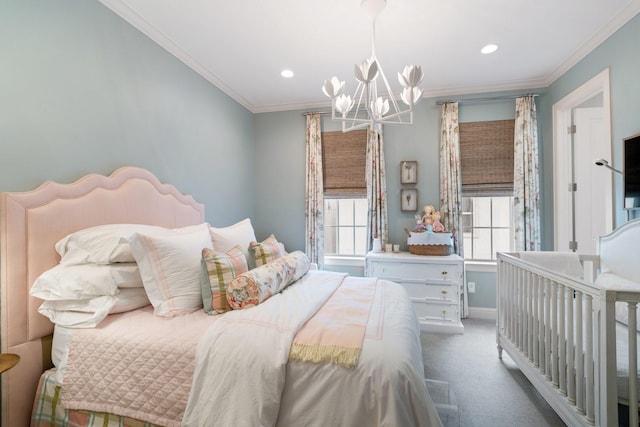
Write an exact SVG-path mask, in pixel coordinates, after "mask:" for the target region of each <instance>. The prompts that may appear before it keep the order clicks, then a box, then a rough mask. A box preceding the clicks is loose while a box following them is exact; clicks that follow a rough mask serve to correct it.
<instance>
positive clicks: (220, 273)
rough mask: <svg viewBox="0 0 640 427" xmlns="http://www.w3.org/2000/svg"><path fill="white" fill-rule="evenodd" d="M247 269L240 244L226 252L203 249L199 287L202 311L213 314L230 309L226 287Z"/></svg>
mask: <svg viewBox="0 0 640 427" xmlns="http://www.w3.org/2000/svg"><path fill="white" fill-rule="evenodd" d="M248 270H249V268H248V267H247V259H246V258H245V256H244V253H243V252H242V249H240V246H234V247H233V248H231V250H229V251H228V252H227V253H222V252H215V251H213V250H211V249H208V248H205V249H203V250H202V274H201V275H200V287H201V288H202V303H203V304H204V311H206V312H207V313H209V314H215V313H224V312H225V311H229V310H231V307H229V304H228V303H227V287H228V286H229V283H230V282H231V281H232V280H233V279H235V278H236V277H237V276H239V275H240V274H242V273H245V272H247V271H248Z"/></svg>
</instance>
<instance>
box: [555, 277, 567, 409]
mask: <svg viewBox="0 0 640 427" xmlns="http://www.w3.org/2000/svg"><path fill="white" fill-rule="evenodd" d="M558 289H559V292H558V294H559V296H560V299H559V302H558V307H559V314H558V321H559V325H558V341H559V342H558V350H559V353H558V358H556V360H557V361H558V374H559V380H560V381H559V384H558V386H559V387H560V394H561V395H563V396H566V395H567V341H566V335H565V333H566V332H565V331H566V319H567V318H566V312H565V308H566V298H565V297H566V295H567V288H566V287H565V286H564V285H560V284H559V285H558Z"/></svg>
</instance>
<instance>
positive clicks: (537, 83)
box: [100, 0, 640, 114]
mask: <svg viewBox="0 0 640 427" xmlns="http://www.w3.org/2000/svg"><path fill="white" fill-rule="evenodd" d="M100 2H101V3H102V4H103V5H105V6H106V7H107V8H109V9H111V10H112V11H113V12H114V13H116V14H117V15H118V16H120V17H121V18H122V19H124V20H125V21H127V22H128V23H129V24H131V25H133V27H134V28H137V29H138V30H139V31H141V32H142V33H143V34H144V35H146V36H147V37H149V38H150V39H151V40H153V41H155V42H156V43H158V44H159V45H160V46H161V47H162V48H164V49H165V50H167V51H168V52H169V53H171V54H172V55H174V56H175V57H176V58H178V59H179V60H180V61H182V62H183V63H185V64H186V65H187V66H188V67H190V68H191V69H193V70H194V71H195V72H196V73H198V74H200V75H201V76H202V77H203V78H205V79H206V80H208V81H209V82H210V83H211V84H213V85H214V86H216V87H217V88H218V89H220V90H221V91H222V92H224V93H225V94H227V95H228V96H230V97H231V98H232V99H234V100H235V101H236V102H237V103H238V104H240V105H242V106H243V107H245V108H246V109H248V110H249V111H250V112H251V113H253V114H256V113H270V112H276V111H290V110H297V109H305V108H321V107H328V106H330V103H329V102H328V101H327V100H324V101H322V100H312V101H308V102H300V103H290V104H282V105H280V104H279V105H253V104H251V103H250V102H249V101H248V100H246V99H245V98H243V97H242V96H240V95H239V94H238V93H237V92H236V91H235V90H233V89H232V88H231V87H230V86H229V85H227V84H226V83H225V82H224V81H222V80H221V79H220V78H218V77H217V76H216V75H214V74H213V73H212V72H211V71H210V70H208V69H207V68H206V67H205V66H203V65H202V64H200V63H199V62H198V61H196V60H195V58H193V56H191V54H189V52H187V51H186V50H184V49H183V48H182V47H181V46H179V45H178V43H176V42H174V41H173V40H171V39H170V38H169V37H167V36H166V35H165V34H163V33H161V32H160V30H159V29H158V28H156V27H155V26H153V25H152V24H151V23H150V22H148V21H147V20H145V19H144V18H142V16H141V15H140V14H139V13H138V12H136V11H135V10H133V9H132V8H131V7H130V6H128V5H126V4H125V2H124V1H123V0H100ZM638 12H640V0H632V1H631V3H630V4H629V5H628V6H627V7H626V8H625V9H624V10H623V11H622V12H620V13H619V14H618V15H616V16H615V17H614V18H613V19H612V20H611V21H609V22H608V23H607V24H606V25H605V26H604V27H603V28H601V29H600V30H599V31H598V32H597V33H596V34H594V36H593V37H592V38H591V39H590V40H589V41H587V42H586V43H585V44H584V45H582V47H581V48H580V49H579V50H578V51H577V52H575V53H574V54H573V55H571V56H570V57H569V58H568V59H567V60H566V61H564V62H563V63H562V64H560V66H558V67H557V68H556V69H555V70H554V71H552V72H551V73H550V74H548V75H547V76H546V77H542V78H534V79H528V80H516V81H508V82H502V83H495V84H483V85H473V86H462V87H444V88H435V89H431V90H426V91H425V93H424V95H423V98H428V97H436V96H454V95H465V94H469V93H484V92H497V91H509V90H524V89H531V88H537V87H538V88H545V87H548V86H549V85H551V84H552V83H553V82H555V81H556V80H557V79H558V78H559V77H560V76H562V75H563V74H564V73H565V72H567V71H568V70H569V69H571V68H572V67H573V66H574V65H576V64H577V63H578V62H580V60H582V59H583V58H584V57H585V56H587V55H588V54H589V53H591V51H593V50H594V49H595V48H596V47H598V46H599V45H600V44H601V43H602V42H604V41H605V40H606V39H607V38H609V37H610V36H611V35H612V34H613V33H615V32H616V31H618V30H619V29H620V28H622V26H624V25H625V24H626V23H627V22H628V21H629V20H631V18H633V17H634V16H635V15H636V14H638Z"/></svg>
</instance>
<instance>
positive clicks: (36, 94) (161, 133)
mask: <svg viewBox="0 0 640 427" xmlns="http://www.w3.org/2000/svg"><path fill="white" fill-rule="evenodd" d="M0 52H1V54H0V191H23V190H30V189H32V188H34V187H36V186H38V185H39V184H40V183H42V181H44V180H54V181H58V182H71V181H74V180H76V179H77V178H80V177H81V176H83V175H85V174H86V173H90V172H95V173H101V174H108V173H110V172H111V171H113V170H114V169H116V168H119V167H121V166H125V165H134V166H140V167H143V168H146V169H149V170H150V171H152V172H153V173H154V174H155V175H156V176H158V178H159V179H160V180H161V181H163V182H170V183H172V184H174V185H176V186H177V187H178V188H179V189H180V190H181V191H183V192H186V193H188V194H192V195H193V196H194V197H195V198H196V200H198V201H200V202H202V203H204V204H205V205H206V211H207V220H208V221H209V222H211V223H212V224H218V225H226V224H229V223H232V222H234V221H236V220H239V219H242V218H244V217H247V216H251V215H252V214H253V172H252V170H251V164H252V163H253V152H254V151H253V127H252V123H253V115H252V114H251V113H250V112H249V111H247V110H246V109H245V108H244V107H242V106H240V105H239V104H238V103H236V102H235V101H233V100H232V99H230V98H229V97H227V96H226V95H225V94H223V93H222V92H221V91H220V90H218V89H217V88H216V87H214V86H213V85H211V84H210V83H209V82H207V81H206V80H204V79H203V78H202V77H200V76H199V75H198V74H196V73H195V72H193V71H192V70H191V69H190V68H188V67H187V66H185V65H184V64H183V63H182V62H180V61H178V60H177V59H175V57H173V56H172V55H170V54H169V53H167V52H166V51H165V50H164V49H162V48H161V47H159V46H158V45H156V44H155V43H154V42H153V41H151V40H150V39H149V38H147V37H146V36H144V35H143V34H142V33H140V32H139V31H137V30H135V29H134V28H132V27H131V26H130V25H129V24H127V23H126V22H124V21H123V20H122V19H121V18H120V17H118V16H116V15H115V14H113V13H112V12H111V11H109V10H108V9H107V8H105V7H104V6H102V5H101V4H100V3H98V2H97V1H81V0H58V1H55V2H52V1H35V0H24V1H22V0H9V1H3V2H0Z"/></svg>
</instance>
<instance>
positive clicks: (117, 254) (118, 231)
mask: <svg viewBox="0 0 640 427" xmlns="http://www.w3.org/2000/svg"><path fill="white" fill-rule="evenodd" d="M165 230H167V229H166V228H164V227H158V226H155V225H145V224H105V225H98V226H96V227H91V228H85V229H84V230H79V231H76V232H74V233H71V234H69V235H67V236H65V237H63V238H62V239H60V240H59V241H58V242H57V243H56V245H55V248H56V252H58V254H59V255H60V257H61V258H62V259H61V260H60V263H61V264H66V265H73V264H91V263H93V264H110V263H114V262H134V261H135V259H134V258H133V255H132V254H131V249H130V248H129V243H128V242H127V237H129V236H130V235H132V234H133V233H147V234H149V233H163V232H164V231H165Z"/></svg>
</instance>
